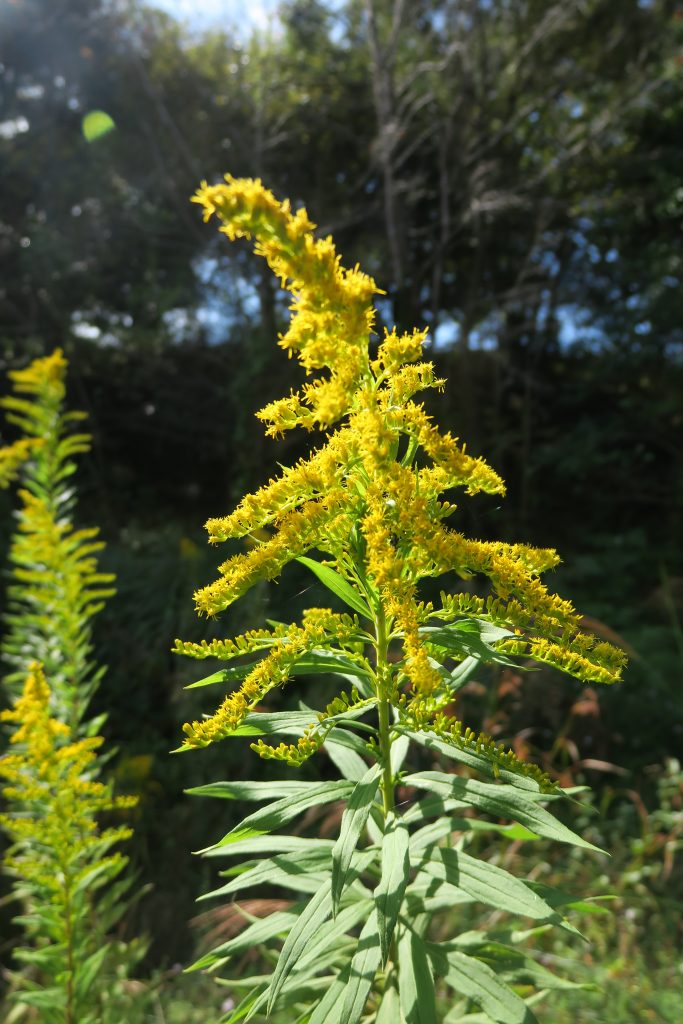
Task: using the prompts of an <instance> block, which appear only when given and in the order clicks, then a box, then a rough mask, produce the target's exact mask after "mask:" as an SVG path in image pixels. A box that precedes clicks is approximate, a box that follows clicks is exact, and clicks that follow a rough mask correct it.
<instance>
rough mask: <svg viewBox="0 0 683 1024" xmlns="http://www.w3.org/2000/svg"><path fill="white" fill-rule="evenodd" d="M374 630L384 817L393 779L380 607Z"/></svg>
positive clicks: (385, 649)
mask: <svg viewBox="0 0 683 1024" xmlns="http://www.w3.org/2000/svg"><path fill="white" fill-rule="evenodd" d="M375 629H376V636H377V642H376V650H377V682H378V693H377V696H378V698H379V703H378V705H377V713H378V718H379V750H380V756H381V760H382V765H383V768H384V771H383V775H382V802H383V806H384V817H385V818H386V817H387V815H388V814H389V813H390V812H391V811H393V809H394V779H393V774H392V771H391V730H390V719H389V700H388V697H387V690H388V688H389V687H388V682H389V675H390V672H391V669H390V668H389V660H388V658H387V652H388V648H389V641H388V638H387V621H386V618H385V615H384V609H383V608H382V607H381V605H380V608H379V611H378V613H377V618H376V620H375Z"/></svg>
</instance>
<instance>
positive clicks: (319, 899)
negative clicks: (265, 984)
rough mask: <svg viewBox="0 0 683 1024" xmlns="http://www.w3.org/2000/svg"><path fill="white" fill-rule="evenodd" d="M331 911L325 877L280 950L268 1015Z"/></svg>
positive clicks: (270, 991) (330, 900) (269, 997)
mask: <svg viewBox="0 0 683 1024" xmlns="http://www.w3.org/2000/svg"><path fill="white" fill-rule="evenodd" d="M331 913H332V893H331V892H330V885H329V882H328V880H327V879H325V881H324V882H323V884H322V885H321V886H320V888H319V889H318V890H317V892H316V893H315V895H314V896H313V898H312V899H311V900H309V902H308V903H307V904H306V907H305V908H304V910H302V912H301V913H300V914H299V917H298V918H297V921H296V924H295V925H294V927H293V928H292V930H291V931H290V933H289V935H288V936H287V938H286V940H285V944H284V946H283V947H282V951H281V952H280V956H279V957H278V961H277V965H276V967H275V972H274V973H273V979H272V981H271V983H270V990H269V993H268V1008H267V1011H266V1013H267V1015H268V1016H270V1014H271V1011H272V1009H273V1006H274V1004H275V1000H276V999H277V997H278V994H279V992H280V989H281V988H282V986H283V985H284V983H285V981H286V980H287V977H288V976H289V973H290V971H291V970H292V968H293V967H294V966H295V965H296V963H297V960H299V959H300V958H301V956H302V954H303V953H304V951H305V950H306V948H307V946H308V945H309V943H310V942H311V939H312V938H314V937H315V934H316V932H317V931H318V929H319V928H320V926H321V925H322V924H323V923H324V922H325V921H326V920H327V918H328V917H329V916H330V914H331Z"/></svg>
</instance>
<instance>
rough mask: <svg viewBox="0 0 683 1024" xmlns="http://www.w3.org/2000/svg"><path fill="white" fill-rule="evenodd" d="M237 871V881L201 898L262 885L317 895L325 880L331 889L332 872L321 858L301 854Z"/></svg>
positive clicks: (248, 864) (233, 880)
mask: <svg viewBox="0 0 683 1024" xmlns="http://www.w3.org/2000/svg"><path fill="white" fill-rule="evenodd" d="M235 870H236V871H238V872H239V873H238V874H237V876H236V877H235V878H232V879H231V880H230V881H229V882H228V883H227V884H226V885H222V886H221V887H220V888H219V889H214V890H213V891H212V892H208V893H204V895H202V896H200V897H199V899H200V900H208V899H213V898H214V897H215V896H232V895H234V894H235V893H237V892H242V890H244V889H250V888H252V887H253V886H259V885H280V886H283V887H284V888H286V889H293V890H294V891H295V892H296V891H299V892H315V891H316V889H317V888H318V886H319V885H321V884H322V881H323V879H325V880H326V881H327V885H328V886H329V869H328V868H327V865H326V863H325V861H324V860H321V859H320V858H319V857H312V858H310V859H304V858H303V857H302V856H301V855H300V854H293V855H292V854H277V855H276V856H275V857H271V858H269V859H267V860H259V861H256V862H251V863H250V862H247V864H246V865H239V867H238V868H237V869H235ZM231 873H232V872H231Z"/></svg>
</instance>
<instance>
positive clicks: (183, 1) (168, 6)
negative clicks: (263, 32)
mask: <svg viewBox="0 0 683 1024" xmlns="http://www.w3.org/2000/svg"><path fill="white" fill-rule="evenodd" d="M147 3H148V4H149V6H151V7H159V8H161V9H162V10H164V11H168V13H169V14H172V15H174V17H177V18H178V19H179V20H181V21H184V22H187V23H190V24H193V25H194V26H195V27H196V28H197V29H203V28H206V27H207V26H208V25H218V26H224V27H226V28H228V27H231V26H234V27H235V28H237V29H243V28H245V27H247V26H249V27H251V26H253V27H255V28H266V27H267V26H268V24H269V23H272V21H273V18H274V16H275V12H276V8H277V4H278V0H147Z"/></svg>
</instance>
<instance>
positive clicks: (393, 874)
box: [374, 816, 410, 963]
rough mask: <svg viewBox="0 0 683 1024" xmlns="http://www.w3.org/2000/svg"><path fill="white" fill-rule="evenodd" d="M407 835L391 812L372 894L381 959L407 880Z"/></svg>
mask: <svg viewBox="0 0 683 1024" xmlns="http://www.w3.org/2000/svg"><path fill="white" fill-rule="evenodd" d="M408 838H409V834H408V827H407V825H406V824H405V822H403V821H401V819H400V818H396V817H395V816H391V817H390V818H389V819H388V820H387V824H386V829H385V832H384V838H383V841H382V875H381V878H380V880H379V884H378V885H377V887H376V888H375V894H374V895H375V905H376V907H377V923H378V927H379V939H380V946H381V949H382V962H383V963H386V962H387V960H388V958H389V946H390V944H391V939H392V936H393V933H394V928H395V926H396V921H397V919H398V915H399V913H400V910H401V904H402V902H403V895H404V893H405V891H406V886H407V884H408V881H409V872H410V861H409V859H408Z"/></svg>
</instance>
